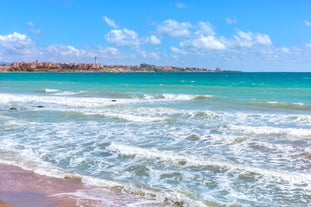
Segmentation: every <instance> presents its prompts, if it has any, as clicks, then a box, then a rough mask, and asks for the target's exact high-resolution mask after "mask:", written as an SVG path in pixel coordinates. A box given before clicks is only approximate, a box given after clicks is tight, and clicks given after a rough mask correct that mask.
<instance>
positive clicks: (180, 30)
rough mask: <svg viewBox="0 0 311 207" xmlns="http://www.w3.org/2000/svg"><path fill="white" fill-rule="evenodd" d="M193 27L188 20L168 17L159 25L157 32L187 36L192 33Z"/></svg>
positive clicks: (172, 35)
mask: <svg viewBox="0 0 311 207" xmlns="http://www.w3.org/2000/svg"><path fill="white" fill-rule="evenodd" d="M191 27H192V25H191V24H190V23H188V22H178V21H176V20H172V19H167V20H165V21H163V22H162V23H161V24H159V25H158V27H157V32H158V33H159V34H163V35H168V36H171V37H187V36H190V34H191V32H190V29H191Z"/></svg>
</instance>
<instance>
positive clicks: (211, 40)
mask: <svg viewBox="0 0 311 207" xmlns="http://www.w3.org/2000/svg"><path fill="white" fill-rule="evenodd" d="M180 46H181V47H184V48H189V49H194V50H202V49H203V50H225V49H226V46H225V45H224V44H223V43H222V42H220V41H219V40H217V39H216V38H215V37H214V36H204V35H200V36H199V37H197V38H194V39H191V40H185V41H182V42H180Z"/></svg>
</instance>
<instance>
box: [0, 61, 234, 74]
mask: <svg viewBox="0 0 311 207" xmlns="http://www.w3.org/2000/svg"><path fill="white" fill-rule="evenodd" d="M0 72H239V71H229V70H222V69H221V68H219V67H217V68H215V69H209V68H197V67H175V66H157V65H150V64H147V63H142V64H140V65H137V66H130V65H101V64H97V63H96V61H95V62H94V63H54V62H39V61H38V60H37V61H35V62H13V63H10V64H8V63H2V64H0Z"/></svg>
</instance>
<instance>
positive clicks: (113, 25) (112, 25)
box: [103, 16, 118, 28]
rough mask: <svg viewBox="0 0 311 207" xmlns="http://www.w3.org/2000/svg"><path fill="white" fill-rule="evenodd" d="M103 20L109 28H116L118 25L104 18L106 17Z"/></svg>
mask: <svg viewBox="0 0 311 207" xmlns="http://www.w3.org/2000/svg"><path fill="white" fill-rule="evenodd" d="M103 20H104V21H105V22H106V24H108V25H109V26H110V27H113V28H118V25H117V24H116V23H115V21H114V20H112V19H109V18H108V17H106V16H104V17H103Z"/></svg>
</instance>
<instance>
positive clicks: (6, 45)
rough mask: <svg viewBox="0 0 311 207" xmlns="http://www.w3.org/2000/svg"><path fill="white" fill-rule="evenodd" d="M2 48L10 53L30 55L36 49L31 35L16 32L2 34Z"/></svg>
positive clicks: (0, 38) (0, 37)
mask: <svg viewBox="0 0 311 207" xmlns="http://www.w3.org/2000/svg"><path fill="white" fill-rule="evenodd" d="M0 50H3V52H4V53H6V54H8V55H28V54H31V53H33V52H34V51H35V50H36V47H35V44H34V43H33V42H32V40H31V39H30V37H28V36H26V35H24V34H20V33H18V32H14V33H12V34H8V35H0Z"/></svg>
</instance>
